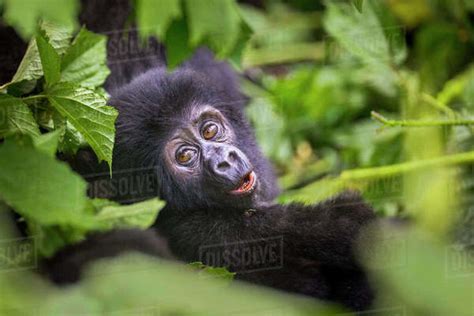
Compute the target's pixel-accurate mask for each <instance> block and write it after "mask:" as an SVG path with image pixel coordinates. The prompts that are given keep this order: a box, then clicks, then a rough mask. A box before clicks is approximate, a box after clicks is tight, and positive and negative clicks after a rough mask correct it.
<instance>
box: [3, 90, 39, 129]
mask: <svg viewBox="0 0 474 316" xmlns="http://www.w3.org/2000/svg"><path fill="white" fill-rule="evenodd" d="M16 133H20V134H27V135H33V136H36V135H39V133H40V131H39V128H38V124H37V123H36V121H35V119H34V117H33V114H32V113H31V111H30V108H29V107H28V106H27V105H26V104H25V103H24V102H23V101H22V100H21V99H18V98H15V97H12V96H9V95H8V94H0V137H5V136H8V135H12V134H16Z"/></svg>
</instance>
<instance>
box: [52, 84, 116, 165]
mask: <svg viewBox="0 0 474 316" xmlns="http://www.w3.org/2000/svg"><path fill="white" fill-rule="evenodd" d="M46 93H47V96H48V100H49V102H50V103H51V105H52V106H53V107H54V108H55V109H56V110H58V112H59V113H60V114H61V115H62V116H64V117H66V118H67V119H68V121H69V122H70V123H71V124H72V125H73V126H74V127H75V128H76V129H77V130H78V131H79V132H80V133H81V134H82V135H83V136H84V138H85V140H86V141H87V142H88V143H89V145H90V146H91V147H92V149H93V150H94V152H95V153H96V154H97V157H98V158H99V161H102V160H105V161H106V162H107V163H108V164H109V166H111V165H112V150H113V146H114V137H115V125H114V123H115V119H116V118H117V114H118V113H117V111H116V110H115V109H114V108H113V107H111V106H108V105H106V102H107V101H106V99H105V98H103V97H102V96H101V95H99V94H97V93H95V92H94V91H92V90H89V89H86V88H83V87H79V86H75V85H73V84H70V83H59V84H57V85H55V86H54V87H51V89H48V90H47V91H46Z"/></svg>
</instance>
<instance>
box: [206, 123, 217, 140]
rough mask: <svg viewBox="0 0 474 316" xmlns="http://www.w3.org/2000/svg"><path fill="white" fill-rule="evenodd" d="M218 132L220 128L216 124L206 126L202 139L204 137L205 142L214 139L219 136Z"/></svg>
mask: <svg viewBox="0 0 474 316" xmlns="http://www.w3.org/2000/svg"><path fill="white" fill-rule="evenodd" d="M218 131H219V127H218V126H217V125H216V124H214V123H209V124H206V125H204V127H203V129H202V137H204V139H205V140H210V139H213V138H214V137H215V136H216V135H217V132H218Z"/></svg>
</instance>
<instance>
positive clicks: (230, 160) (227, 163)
mask: <svg viewBox="0 0 474 316" xmlns="http://www.w3.org/2000/svg"><path fill="white" fill-rule="evenodd" d="M236 160H237V153H236V152H235V150H230V151H228V152H227V153H225V154H224V155H223V157H221V159H218V160H217V163H216V170H218V171H223V172H225V171H227V170H229V169H230V168H231V167H232V165H233V164H234V163H235V161H236Z"/></svg>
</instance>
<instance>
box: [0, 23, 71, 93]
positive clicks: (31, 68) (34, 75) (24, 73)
mask: <svg viewBox="0 0 474 316" xmlns="http://www.w3.org/2000/svg"><path fill="white" fill-rule="evenodd" d="M40 29H41V33H42V35H43V36H44V37H45V38H46V39H47V40H48V41H49V43H50V44H51V45H52V46H53V47H54V49H55V50H56V52H57V53H59V54H62V53H64V51H65V49H66V48H67V47H68V46H69V43H70V40H71V37H72V31H71V29H70V28H66V27H62V26H58V25H56V24H54V23H50V22H43V23H41V25H40ZM42 76H43V68H42V65H41V59H40V55H39V52H38V46H37V44H36V39H34V38H33V39H31V41H30V42H29V43H28V48H27V50H26V52H25V55H24V56H23V59H22V60H21V63H20V65H19V66H18V69H17V71H16V73H15V75H14V76H13V78H12V80H11V82H9V83H7V84H4V85H3V86H1V87H0V90H1V89H5V88H8V92H9V93H10V92H11V91H13V92H15V93H16V94H17V95H21V94H24V93H28V92H31V91H32V90H33V89H34V87H35V86H36V80H37V79H39V78H41V77H42Z"/></svg>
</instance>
